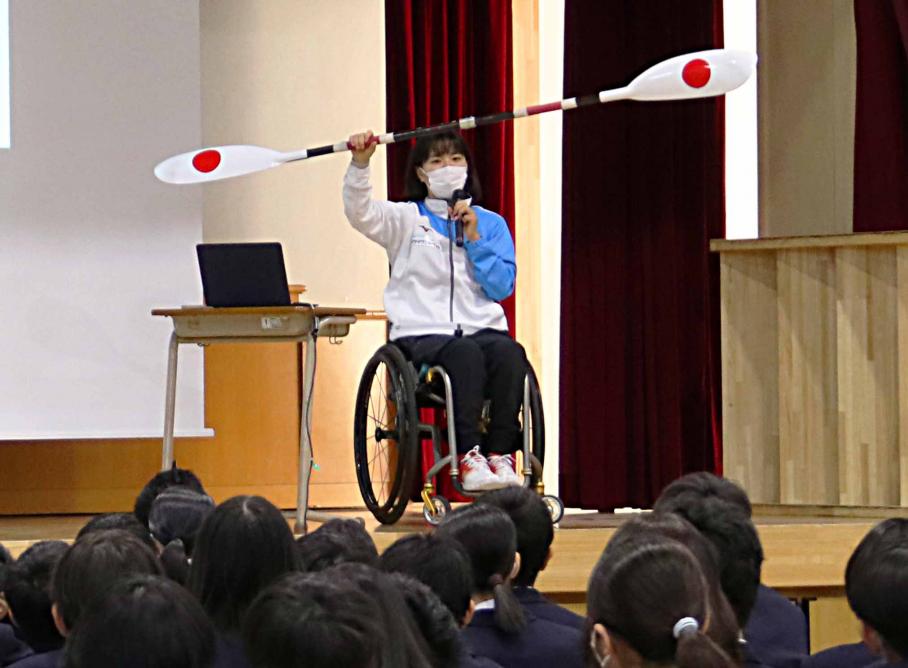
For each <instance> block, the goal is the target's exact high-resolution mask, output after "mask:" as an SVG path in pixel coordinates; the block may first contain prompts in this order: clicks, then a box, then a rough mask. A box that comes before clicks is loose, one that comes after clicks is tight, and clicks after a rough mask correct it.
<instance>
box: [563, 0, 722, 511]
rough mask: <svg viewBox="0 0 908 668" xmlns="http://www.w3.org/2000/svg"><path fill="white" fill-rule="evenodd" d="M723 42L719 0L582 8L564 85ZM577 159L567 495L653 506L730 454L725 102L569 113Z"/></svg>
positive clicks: (581, 87) (622, 78) (604, 504)
mask: <svg viewBox="0 0 908 668" xmlns="http://www.w3.org/2000/svg"><path fill="white" fill-rule="evenodd" d="M721 45H722V2H721V0H686V1H685V2H678V1H677V0H647V2H623V1H622V2H618V1H613V0H609V1H606V0H603V1H601V2H568V3H567V5H566V16H565V78H564V87H565V95H566V96H574V95H580V94H589V93H593V92H596V91H599V90H603V89H606V88H614V87H618V86H622V85H624V84H626V83H627V82H628V81H630V80H631V79H632V78H633V77H634V76H635V75H637V74H638V73H640V72H641V71H643V70H644V69H645V68H646V67H648V66H650V65H652V64H654V63H656V62H659V61H660V60H663V59H665V58H667V57H670V56H674V55H678V54H681V53H685V52H688V51H694V50H699V49H708V48H715V47H719V46H721ZM563 169H564V196H563V244H562V267H563V269H562V311H561V327H562V330H561V345H562V348H561V472H560V473H561V478H560V479H561V495H562V497H563V499H564V501H565V502H566V504H567V505H568V506H582V507H586V508H599V509H602V510H605V509H611V508H614V507H619V506H626V505H632V506H642V507H648V506H650V505H651V504H652V501H653V500H654V498H655V496H657V495H658V493H659V492H660V490H661V489H662V488H663V487H664V486H665V485H666V484H667V483H669V482H670V481H672V480H673V479H675V478H676V477H678V476H679V475H681V474H683V473H685V472H689V471H693V470H704V469H705V470H716V469H717V468H718V466H719V465H720V462H721V456H720V452H721V444H720V436H721V429H720V416H719V410H720V396H721V393H720V389H719V383H720V367H719V364H720V358H719V337H718V334H719V323H718V264H717V258H715V257H713V256H711V255H710V253H709V240H710V239H711V238H716V237H723V236H724V231H725V209H724V207H725V202H724V103H723V101H722V100H721V99H715V98H714V99H706V100H690V101H685V102H673V103H668V102H649V103H640V102H619V103H612V104H607V105H602V106H600V107H595V108H589V109H584V110H581V111H576V112H570V113H566V114H565V115H564V167H563ZM550 410H551V409H550Z"/></svg>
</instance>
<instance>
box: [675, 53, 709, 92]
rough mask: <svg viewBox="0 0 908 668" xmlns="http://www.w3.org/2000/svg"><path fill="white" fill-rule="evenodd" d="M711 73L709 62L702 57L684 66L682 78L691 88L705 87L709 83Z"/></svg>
mask: <svg viewBox="0 0 908 668" xmlns="http://www.w3.org/2000/svg"><path fill="white" fill-rule="evenodd" d="M711 74H712V73H711V72H710V71H709V63H708V62H706V61H705V60H703V59H702V58H696V59H694V60H692V61H690V62H689V63H688V64H687V65H685V66H684V69H683V70H682V71H681V78H682V79H684V83H686V84H687V85H688V86H690V87H691V88H703V86H705V85H706V84H708V83H709V77H710V75H711Z"/></svg>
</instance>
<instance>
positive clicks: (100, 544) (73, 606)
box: [51, 529, 162, 635]
mask: <svg viewBox="0 0 908 668" xmlns="http://www.w3.org/2000/svg"><path fill="white" fill-rule="evenodd" d="M161 574H162V571H161V566H160V564H159V563H158V560H157V557H156V556H155V553H154V551H152V549H151V548H150V547H148V546H147V545H146V544H145V543H143V542H142V541H140V540H139V539H138V538H136V537H135V536H133V535H132V534H131V533H127V532H126V531H122V530H119V529H112V530H109V531H96V532H94V533H91V534H89V535H87V536H84V537H83V538H82V539H81V540H78V541H76V542H75V543H73V545H71V546H70V548H69V549H68V550H67V551H66V553H65V554H64V555H63V557H62V558H61V559H60V561H59V563H58V564H57V568H56V570H55V571H54V575H53V587H52V590H51V598H52V599H53V601H54V606H53V612H54V620H55V621H56V623H57V628H58V629H60V631H61V633H63V635H68V634H69V633H70V632H71V631H72V630H73V629H74V628H76V627H77V626H78V624H79V621H80V619H81V617H82V615H83V613H84V611H85V609H86V608H87V607H89V606H90V605H91V604H92V603H93V602H94V601H95V600H96V599H98V598H100V597H101V596H102V595H103V594H104V593H105V592H106V591H107V589H108V588H109V587H110V586H111V585H113V584H115V583H116V582H118V581H120V580H122V579H125V578H126V577H128V576H131V575H161Z"/></svg>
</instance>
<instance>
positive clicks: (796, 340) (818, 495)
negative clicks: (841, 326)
mask: <svg viewBox="0 0 908 668" xmlns="http://www.w3.org/2000/svg"><path fill="white" fill-rule="evenodd" d="M834 268H835V259H834V254H833V251H831V250H828V249H817V250H783V251H779V252H778V255H777V271H778V278H777V280H778V290H779V302H778V309H779V451H780V467H779V470H780V477H781V480H780V492H781V494H780V501H781V502H782V503H821V504H822V503H828V504H835V503H838V452H837V448H836V444H837V441H838V436H837V432H838V411H837V400H836V396H837V387H836V362H837V358H836V308H835V273H834Z"/></svg>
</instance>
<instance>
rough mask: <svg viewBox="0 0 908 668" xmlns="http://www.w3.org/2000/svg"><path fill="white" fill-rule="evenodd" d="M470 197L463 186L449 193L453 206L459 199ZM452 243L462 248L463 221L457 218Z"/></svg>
mask: <svg viewBox="0 0 908 668" xmlns="http://www.w3.org/2000/svg"><path fill="white" fill-rule="evenodd" d="M465 199H470V193H469V192H467V191H466V190H465V189H463V188H458V189H457V190H455V191H454V192H453V193H451V200H450V204H451V206H452V207H453V206H454V205H455V204H457V202H460V201H461V200H465ZM454 243H455V244H457V247H458V248H463V221H462V220H461V219H460V218H458V219H457V220H455V221H454Z"/></svg>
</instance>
